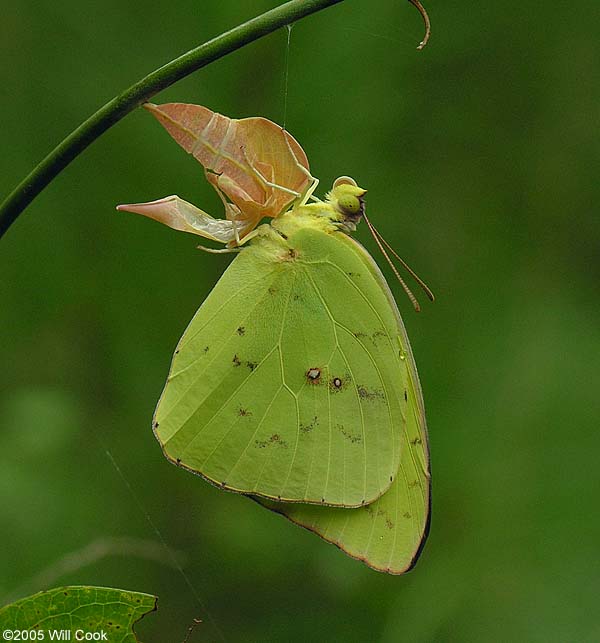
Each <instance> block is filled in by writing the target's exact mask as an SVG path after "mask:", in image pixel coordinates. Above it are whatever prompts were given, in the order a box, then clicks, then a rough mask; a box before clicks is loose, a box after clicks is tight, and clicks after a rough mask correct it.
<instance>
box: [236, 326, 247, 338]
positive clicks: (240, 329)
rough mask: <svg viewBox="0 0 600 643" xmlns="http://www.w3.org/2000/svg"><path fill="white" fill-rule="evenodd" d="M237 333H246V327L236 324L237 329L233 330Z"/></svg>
mask: <svg viewBox="0 0 600 643" xmlns="http://www.w3.org/2000/svg"><path fill="white" fill-rule="evenodd" d="M235 332H236V333H237V334H238V335H240V336H242V335H245V334H246V327H245V326H238V328H237V330H236V331H235Z"/></svg>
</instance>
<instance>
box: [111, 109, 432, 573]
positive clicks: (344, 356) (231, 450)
mask: <svg viewBox="0 0 600 643" xmlns="http://www.w3.org/2000/svg"><path fill="white" fill-rule="evenodd" d="M147 108H148V109H149V110H150V111H151V112H152V113H153V114H154V115H155V116H156V118H157V119H158V120H159V121H160V122H161V123H162V124H163V125H164V126H165V127H166V129H167V130H168V131H169V133H170V134H171V135H172V136H173V137H174V138H175V140H177V142H178V143H180V144H181V145H182V147H184V149H186V150H187V151H188V152H189V153H191V154H192V155H193V156H194V157H195V158H196V159H198V160H199V161H200V162H201V163H202V165H203V166H204V168H205V171H206V175H207V178H208V179H209V181H210V182H211V184H212V185H213V186H214V187H215V188H216V189H217V190H218V192H219V194H220V195H221V197H222V200H223V202H224V204H225V211H226V219H225V220H218V219H214V218H212V217H211V216H210V215H208V214H206V213H204V212H202V211H201V210H198V209H197V208H196V207H195V206H193V205H191V204H189V203H187V202H185V201H183V200H182V199H180V198H179V197H177V196H172V197H167V198H166V199H160V200H158V201H153V202H150V203H146V204H131V205H125V206H119V209H121V210H129V211H132V212H138V213H141V214H144V215H146V216H150V217H151V218H154V219H157V220H159V221H161V222H163V223H166V224H167V225H169V226H171V227H173V228H175V229H178V230H185V231H188V232H193V233H195V234H198V235H200V236H204V237H206V238H209V239H212V240H216V241H220V242H222V243H224V244H226V248H225V249H224V250H225V251H239V255H238V256H237V257H236V258H235V260H234V261H233V262H232V263H231V264H230V266H229V268H228V269H227V270H226V272H225V273H224V274H223V276H222V277H221V279H220V280H219V282H218V283H217V285H216V286H215V288H214V289H213V291H212V292H211V293H210V295H209V296H208V298H207V299H206V301H205V302H204V303H203V304H202V306H201V307H200V309H199V310H198V312H197V313H196V315H195V316H194V318H193V319H192V321H191V323H190V325H189V326H188V328H187V329H186V331H185V333H184V335H183V337H182V338H181V340H180V342H179V344H178V346H177V349H176V351H175V355H174V357H173V361H172V364H171V369H170V373H169V376H168V379H167V383H166V385H165V388H164V391H163V394H162V396H161V399H160V401H159V403H158V406H157V409H156V412H155V417H154V425H153V426H154V432H155V435H156V437H157V438H158V440H159V442H160V444H161V446H162V448H163V451H164V453H165V455H166V456H167V458H168V459H169V460H171V461H172V462H174V463H176V464H177V465H179V466H181V467H184V468H186V469H188V470H191V471H193V472H194V473H198V474H200V475H202V476H203V477H205V478H206V479H207V480H209V481H211V482H212V483H214V484H216V485H218V486H220V487H223V488H225V489H229V490H232V491H236V492H239V493H243V494H246V495H249V496H251V497H253V498H254V499H255V500H256V501H258V502H259V503H261V504H262V505H264V506H265V507H267V508H269V509H271V510H273V511H276V512H278V513H281V514H283V515H284V516H286V517H287V518H289V519H290V520H291V521H293V522H295V523H297V524H299V525H302V526H304V527H306V528H307V529H309V530H311V531H314V532H316V533H317V534H319V535H320V536H321V537H323V538H324V539H325V540H327V541H329V542H332V543H335V544H336V545H338V546H339V547H340V548H341V549H342V550H344V551H345V552H347V553H348V554H349V555H350V556H353V557H355V558H358V559H361V560H363V561H364V562H365V563H366V564H367V565H369V566H371V567H373V568H374V569H378V570H381V571H386V572H390V573H403V572H405V571H407V570H408V569H410V568H411V567H412V565H413V564H414V562H415V561H416V558H417V556H418V554H419V552H420V549H421V547H422V545H423V542H424V540H425V537H426V534H427V530H428V524H429V508H430V474H429V454H428V446H427V430H426V425H425V414H424V408H423V399H422V394H421V388H420V385H419V379H418V375H417V370H416V366H415V362H414V359H413V356H412V352H411V349H410V345H409V342H408V337H407V335H406V331H405V329H404V325H403V323H402V320H401V318H400V315H399V312H398V309H397V307H396V304H395V302H394V299H393V297H392V294H391V292H390V289H389V287H388V285H387V283H386V281H385V279H384V277H383V275H382V273H381V272H380V270H379V268H378V267H377V265H376V264H375V262H374V261H373V259H372V258H371V257H370V255H369V254H368V253H367V251H366V250H365V249H364V248H363V247H362V246H361V245H360V244H359V243H358V242H357V241H355V240H354V239H352V238H351V237H350V236H349V233H350V232H353V231H354V230H355V228H356V225H357V223H358V222H359V221H360V220H361V219H362V218H365V215H364V194H365V190H363V189H361V188H359V187H358V186H357V185H356V183H355V182H354V181H353V180H352V179H349V178H347V177H342V178H341V179H338V180H337V181H336V182H335V184H334V187H333V189H332V190H331V191H330V192H329V194H328V195H327V197H326V199H325V201H320V200H319V199H316V198H315V197H313V196H312V193H313V191H314V189H315V187H316V184H317V181H316V180H315V179H313V178H312V177H311V175H310V171H309V166H308V161H307V159H306V155H305V154H304V152H303V150H302V148H301V147H300V146H299V145H298V143H297V142H296V141H295V140H294V139H293V138H292V137H291V135H290V134H288V133H287V132H286V131H285V130H283V129H282V128H280V127H279V126H277V125H276V124H275V123H272V122H270V121H267V120H266V119H263V118H248V119H242V120H234V119H229V118H227V117H225V116H221V115H219V114H215V113H214V112H211V111H210V110H208V109H206V108H204V107H199V106H195V105H184V104H177V103H175V104H170V105H163V106H148V107H147ZM311 199H312V201H313V202H310V200H311ZM263 217H271V222H270V224H263V225H258V224H259V222H260V220H261V219H262V218H263ZM367 222H368V220H367ZM368 225H369V228H370V229H371V230H372V231H373V234H374V236H375V239H376V241H377V242H378V244H379V245H380V247H381V249H382V251H383V252H384V254H386V257H387V253H385V249H384V248H383V246H382V241H383V240H382V239H381V237H380V236H379V235H378V233H377V232H376V231H375V230H374V229H373V228H372V226H371V224H370V222H368ZM383 243H385V242H383ZM388 247H389V246H388ZM390 250H391V249H390ZM392 252H393V251H392ZM394 254H395V253H394ZM396 274H397V273H396ZM398 277H399V275H398ZM402 283H403V282H402ZM403 285H405V284H404V283H403ZM405 289H406V290H407V291H408V289H407V288H406V286H405ZM408 292H409V293H410V291H408ZM427 292H428V293H429V291H427ZM410 294H411V298H412V300H413V301H414V297H412V293H410ZM415 303H416V302H415Z"/></svg>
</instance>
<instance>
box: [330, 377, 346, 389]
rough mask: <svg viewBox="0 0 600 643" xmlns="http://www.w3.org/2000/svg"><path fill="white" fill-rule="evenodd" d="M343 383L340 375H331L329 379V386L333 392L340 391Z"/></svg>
mask: <svg viewBox="0 0 600 643" xmlns="http://www.w3.org/2000/svg"><path fill="white" fill-rule="evenodd" d="M343 385H344V381H343V380H342V378H341V377H332V378H331V380H329V388H330V389H331V390H332V391H333V392H334V393H337V392H338V391H341V390H342V386H343Z"/></svg>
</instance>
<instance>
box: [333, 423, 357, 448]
mask: <svg viewBox="0 0 600 643" xmlns="http://www.w3.org/2000/svg"><path fill="white" fill-rule="evenodd" d="M335 428H336V429H337V430H338V431H339V432H340V433H341V434H342V435H343V436H344V437H345V438H346V440H350V442H352V444H359V443H360V442H362V435H354V434H352V433H350V431H348V430H346V428H345V427H344V425H343V424H336V425H335Z"/></svg>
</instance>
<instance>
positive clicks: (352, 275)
mask: <svg viewBox="0 0 600 643" xmlns="http://www.w3.org/2000/svg"><path fill="white" fill-rule="evenodd" d="M346 274H347V275H348V277H360V272H347V273H346Z"/></svg>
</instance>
